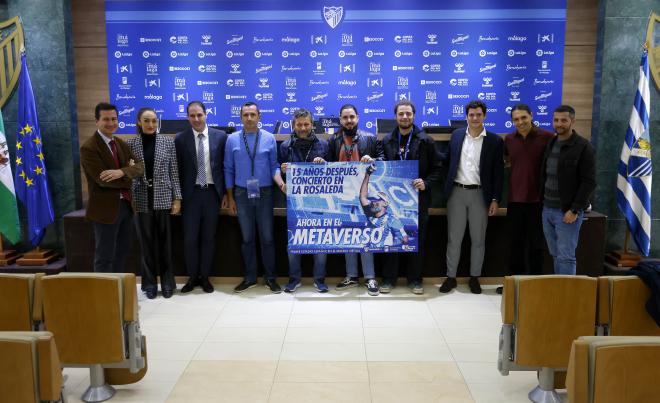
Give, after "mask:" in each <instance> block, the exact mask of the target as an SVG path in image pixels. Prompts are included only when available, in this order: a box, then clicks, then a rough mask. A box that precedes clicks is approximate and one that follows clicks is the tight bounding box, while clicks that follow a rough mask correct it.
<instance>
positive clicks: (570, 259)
mask: <svg viewBox="0 0 660 403" xmlns="http://www.w3.org/2000/svg"><path fill="white" fill-rule="evenodd" d="M563 218H564V212H562V211H561V210H560V209H557V208H549V207H543V233H544V234H545V241H546V242H547V244H548V249H549V251H550V255H552V259H553V261H554V265H555V274H572V275H575V248H576V247H577V244H578V237H579V236H580V226H581V225H582V219H583V218H584V213H582V212H580V213H579V214H578V217H577V219H576V220H575V221H574V222H573V223H572V224H566V223H565V222H564V221H562V220H563Z"/></svg>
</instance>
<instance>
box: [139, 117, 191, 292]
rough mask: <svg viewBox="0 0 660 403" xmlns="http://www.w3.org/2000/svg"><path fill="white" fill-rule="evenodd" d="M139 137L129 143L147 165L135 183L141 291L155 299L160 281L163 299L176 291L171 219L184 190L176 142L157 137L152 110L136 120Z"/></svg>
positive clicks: (179, 204) (178, 206) (178, 209)
mask: <svg viewBox="0 0 660 403" xmlns="http://www.w3.org/2000/svg"><path fill="white" fill-rule="evenodd" d="M137 130H138V135H137V136H135V137H134V138H132V139H130V140H128V145H129V147H130V148H131V152H132V153H133V155H135V158H136V159H137V160H138V161H144V175H142V176H140V177H137V178H135V179H133V210H134V211H135V216H134V217H135V218H134V222H135V230H136V232H137V234H138V239H139V240H140V249H141V250H142V256H141V264H140V266H141V267H142V270H141V271H142V291H144V292H145V294H147V298H149V299H154V298H156V294H157V292H158V281H157V277H158V275H159V274H160V284H161V291H162V293H163V297H165V298H170V297H171V296H172V294H173V293H174V291H175V290H176V283H175V281H174V270H173V267H172V233H171V229H170V217H169V216H170V215H175V214H179V211H180V210H181V188H180V185H179V171H178V166H177V160H176V150H175V148H174V140H173V139H172V138H170V137H167V136H163V135H161V134H159V133H158V117H157V116H156V111H155V110H154V109H152V108H142V109H140V110H139V111H138V116H137Z"/></svg>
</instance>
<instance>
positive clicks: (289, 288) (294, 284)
mask: <svg viewBox="0 0 660 403" xmlns="http://www.w3.org/2000/svg"><path fill="white" fill-rule="evenodd" d="M298 288H300V280H297V279H293V278H292V279H289V284H287V285H285V286H284V292H286V293H292V292H296V290H297V289H298ZM271 291H272V289H271Z"/></svg>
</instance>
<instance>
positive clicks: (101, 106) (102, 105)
mask: <svg viewBox="0 0 660 403" xmlns="http://www.w3.org/2000/svg"><path fill="white" fill-rule="evenodd" d="M101 111H115V112H117V116H119V112H118V111H117V107H116V106H114V105H113V104H109V103H107V102H99V103H98V104H96V108H94V117H95V118H96V120H99V118H100V117H101Z"/></svg>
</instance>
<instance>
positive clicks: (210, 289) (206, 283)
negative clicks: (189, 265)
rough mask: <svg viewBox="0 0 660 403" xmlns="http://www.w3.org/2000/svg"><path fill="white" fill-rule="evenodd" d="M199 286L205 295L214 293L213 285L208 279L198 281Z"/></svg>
mask: <svg viewBox="0 0 660 403" xmlns="http://www.w3.org/2000/svg"><path fill="white" fill-rule="evenodd" d="M200 285H201V286H202V290H204V292H206V293H211V292H213V291H214V289H213V285H212V284H211V282H210V281H209V279H208V277H204V278H202V280H201V281H200Z"/></svg>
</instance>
